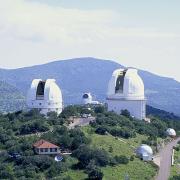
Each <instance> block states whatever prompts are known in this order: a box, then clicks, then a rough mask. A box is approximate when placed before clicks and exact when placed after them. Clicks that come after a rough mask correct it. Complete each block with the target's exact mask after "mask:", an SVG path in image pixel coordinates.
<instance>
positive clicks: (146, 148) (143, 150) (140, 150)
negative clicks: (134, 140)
mask: <svg viewBox="0 0 180 180" xmlns="http://www.w3.org/2000/svg"><path fill="white" fill-rule="evenodd" d="M136 154H137V155H138V156H142V155H143V154H147V155H151V156H152V155H153V150H152V148H151V147H150V146H148V145H146V144H141V146H139V147H138V148H137V149H136Z"/></svg>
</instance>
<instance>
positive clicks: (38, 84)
mask: <svg viewBox="0 0 180 180" xmlns="http://www.w3.org/2000/svg"><path fill="white" fill-rule="evenodd" d="M27 106H28V107H29V108H31V109H33V108H36V109H40V110H41V111H42V112H43V113H44V114H46V113H47V112H50V111H55V112H57V113H58V114H59V113H60V112H61V111H62V93H61V90H60V88H59V87H58V85H57V84H56V81H55V80H54V79H47V80H46V81H43V80H42V79H34V80H33V81H32V84H31V87H30V89H29V91H28V95H27Z"/></svg>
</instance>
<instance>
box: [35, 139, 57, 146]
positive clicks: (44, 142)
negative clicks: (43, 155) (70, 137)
mask: <svg viewBox="0 0 180 180" xmlns="http://www.w3.org/2000/svg"><path fill="white" fill-rule="evenodd" d="M33 147H35V148H59V146H57V145H55V144H52V143H50V142H48V141H45V140H44V139H41V140H39V141H37V142H36V143H34V144H33Z"/></svg>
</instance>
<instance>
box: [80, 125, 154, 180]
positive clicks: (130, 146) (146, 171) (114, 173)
mask: <svg viewBox="0 0 180 180" xmlns="http://www.w3.org/2000/svg"><path fill="white" fill-rule="evenodd" d="M83 131H84V132H85V133H86V135H87V136H90V137H91V139H92V142H91V145H90V146H91V147H96V148H100V149H105V150H106V151H109V150H110V149H113V151H112V152H111V151H110V152H109V153H111V154H112V155H113V156H115V155H126V156H128V157H130V156H131V155H133V154H134V150H135V148H136V147H138V146H139V145H140V144H141V141H142V140H144V139H146V138H147V137H146V136H144V135H139V134H138V135H137V137H136V138H130V139H119V138H115V137H113V136H111V135H98V134H95V133H94V132H93V130H92V129H91V127H88V126H87V127H83ZM110 147H112V148H110ZM102 171H103V173H104V178H103V179H104V180H121V179H122V180H123V179H124V178H125V176H126V175H128V176H129V177H130V179H131V180H132V179H133V180H145V179H146V180H150V179H153V177H154V176H155V175H156V172H157V170H156V168H155V167H153V166H152V165H151V164H150V163H146V162H143V161H141V160H139V159H138V158H135V160H134V161H130V162H129V163H128V164H127V165H119V166H114V167H110V166H107V167H104V168H102Z"/></svg>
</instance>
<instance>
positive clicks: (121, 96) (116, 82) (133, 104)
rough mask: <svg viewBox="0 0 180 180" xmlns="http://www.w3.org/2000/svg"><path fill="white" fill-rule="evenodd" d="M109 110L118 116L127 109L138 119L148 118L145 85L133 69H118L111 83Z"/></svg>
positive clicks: (108, 95) (108, 98) (108, 96)
mask: <svg viewBox="0 0 180 180" xmlns="http://www.w3.org/2000/svg"><path fill="white" fill-rule="evenodd" d="M106 99H107V104H108V110H109V111H114V112H116V113H118V114H120V113H121V110H124V109H127V110H128V111H129V112H130V113H131V116H134V117H135V118H137V119H141V120H142V119H145V118H146V99H145V96H144V83H143V81H142V79H141V77H140V76H139V75H138V73H137V70H136V69H133V68H128V69H117V70H115V71H114V72H113V74H112V77H111V79H110V81H109V85H108V92H107V98H106Z"/></svg>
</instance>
